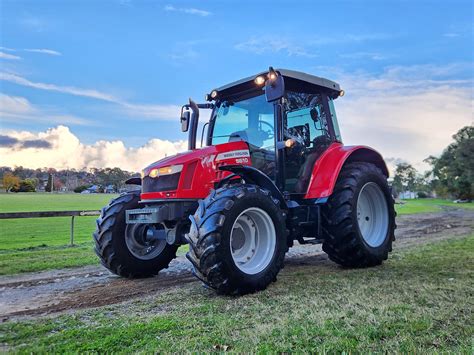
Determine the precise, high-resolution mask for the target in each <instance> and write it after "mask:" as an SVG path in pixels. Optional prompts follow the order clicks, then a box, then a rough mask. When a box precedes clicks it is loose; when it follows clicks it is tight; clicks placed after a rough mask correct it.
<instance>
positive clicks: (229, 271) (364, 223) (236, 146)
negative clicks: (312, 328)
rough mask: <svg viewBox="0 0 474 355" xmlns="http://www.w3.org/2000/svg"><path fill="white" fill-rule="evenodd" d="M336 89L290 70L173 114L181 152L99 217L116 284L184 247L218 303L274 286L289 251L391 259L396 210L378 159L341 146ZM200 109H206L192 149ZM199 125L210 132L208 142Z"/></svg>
mask: <svg viewBox="0 0 474 355" xmlns="http://www.w3.org/2000/svg"><path fill="white" fill-rule="evenodd" d="M343 94H344V92H343V91H342V90H341V89H340V87H339V85H338V84H337V83H335V82H333V81H330V80H327V79H323V78H320V77H317V76H313V75H309V74H305V73H301V72H297V71H292V70H286V69H277V70H274V69H273V68H271V67H270V69H269V70H268V71H265V72H263V73H260V74H258V75H254V76H251V77H248V78H245V79H242V80H239V81H236V82H234V83H231V84H228V85H225V86H222V87H220V88H218V89H215V90H213V91H212V92H211V93H210V94H208V95H206V100H207V103H205V104H196V103H194V102H193V101H191V100H190V102H189V104H187V105H184V106H183V108H182V110H181V125H182V130H183V132H186V131H189V136H188V148H189V149H188V151H186V152H184V153H181V154H177V155H175V156H172V157H167V158H164V159H161V160H159V161H157V162H156V163H153V164H151V165H149V166H148V167H146V168H145V169H144V170H143V172H142V176H141V178H133V179H130V180H128V181H127V183H128V184H136V185H141V191H140V190H138V191H134V192H129V193H125V194H122V195H120V196H119V197H117V198H116V199H114V200H112V201H111V202H110V204H109V205H108V206H106V207H105V208H103V210H102V214H101V216H100V218H99V219H98V220H97V229H96V231H95V232H94V239H95V243H96V247H95V250H96V252H97V255H98V256H99V258H100V260H101V262H102V264H103V265H104V266H105V267H106V268H108V269H109V270H110V271H112V272H114V273H115V274H117V275H120V276H125V277H130V278H133V277H147V276H153V275H156V274H157V273H158V272H159V271H160V270H161V269H163V268H166V267H168V264H169V263H170V262H171V260H173V259H174V258H175V257H176V251H177V249H178V247H179V246H180V245H183V244H189V252H188V253H187V255H186V256H187V258H188V259H189V261H191V263H192V265H193V267H194V274H195V275H196V276H197V277H198V278H199V279H200V280H201V281H202V282H204V283H205V284H206V285H207V286H209V287H211V288H213V289H215V290H216V291H217V292H218V293H222V294H246V293H250V292H255V291H258V290H263V289H265V288H266V287H267V286H268V285H269V284H270V283H271V282H272V281H275V280H276V277H277V275H278V272H279V271H280V269H281V268H282V267H283V262H284V258H285V253H286V252H287V251H288V248H289V247H291V246H292V245H293V243H294V241H295V240H296V241H298V242H299V243H300V244H308V243H310V244H315V243H322V248H323V250H324V251H325V252H326V253H327V254H328V255H329V258H330V259H331V260H333V261H334V262H336V263H338V264H340V265H342V266H345V267H368V266H375V265H380V264H381V263H382V261H383V260H386V259H387V256H388V253H389V252H390V251H391V250H392V241H393V240H394V230H395V227H396V225H395V211H394V201H393V198H392V196H391V193H390V189H389V186H388V184H387V177H388V170H387V167H386V165H385V163H384V160H383V158H382V156H381V155H380V154H379V153H378V152H376V151H375V150H373V149H371V148H369V147H366V146H344V145H343V144H342V139H341V135H340V132H339V127H338V123H337V118H336V112H335V109H334V100H335V99H336V98H338V97H339V96H342V95H343ZM199 109H211V110H212V114H211V116H210V119H209V122H207V123H206V124H205V125H204V126H203V131H202V137H201V142H202V140H203V138H204V137H205V144H201V145H202V146H203V147H201V148H196V136H197V131H198V120H199ZM206 127H207V131H206V132H207V133H206V134H204V132H205V128H206Z"/></svg>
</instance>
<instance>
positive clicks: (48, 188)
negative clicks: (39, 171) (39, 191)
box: [45, 174, 53, 192]
mask: <svg viewBox="0 0 474 355" xmlns="http://www.w3.org/2000/svg"><path fill="white" fill-rule="evenodd" d="M45 191H46V192H53V174H49V175H48V182H47V183H46V188H45Z"/></svg>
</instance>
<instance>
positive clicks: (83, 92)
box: [0, 72, 180, 120]
mask: <svg viewBox="0 0 474 355" xmlns="http://www.w3.org/2000/svg"><path fill="white" fill-rule="evenodd" d="M0 80H4V81H8V82H11V83H15V84H17V85H22V86H27V87H31V88H35V89H40V90H47V91H54V92H60V93H63V94H70V95H74V96H82V97H88V98H93V99H97V100H103V101H107V102H112V103H115V104H118V105H120V106H121V107H122V108H124V109H125V111H126V112H127V114H129V115H133V116H141V117H145V118H158V119H164V120H174V119H176V117H178V115H179V112H180V106H177V105H154V104H137V103H131V102H128V101H125V100H123V99H121V98H119V97H117V96H114V95H112V94H109V93H105V92H101V91H98V90H95V89H83V88H77V87H74V86H62V85H55V84H47V83H41V82H33V81H31V80H28V79H26V78H24V77H21V76H19V75H16V74H12V73H5V72H0Z"/></svg>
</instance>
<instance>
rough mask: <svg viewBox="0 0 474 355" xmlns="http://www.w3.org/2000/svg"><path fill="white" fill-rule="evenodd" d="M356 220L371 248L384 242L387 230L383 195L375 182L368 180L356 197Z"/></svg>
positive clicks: (386, 209) (385, 205)
mask: <svg viewBox="0 0 474 355" xmlns="http://www.w3.org/2000/svg"><path fill="white" fill-rule="evenodd" d="M357 222H358V225H359V230H360V233H361V234H362V238H364V240H365V242H366V243H367V244H368V245H370V246H371V247H373V248H376V247H379V246H380V245H382V243H383V242H384V240H385V238H386V236H387V231H388V208H387V201H386V200H385V195H384V194H383V192H382V190H381V189H380V187H379V185H377V184H376V183H375V182H368V183H367V184H365V185H364V186H363V187H362V189H361V190H360V192H359V197H358V198H357Z"/></svg>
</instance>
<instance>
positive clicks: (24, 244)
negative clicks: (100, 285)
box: [0, 193, 116, 275]
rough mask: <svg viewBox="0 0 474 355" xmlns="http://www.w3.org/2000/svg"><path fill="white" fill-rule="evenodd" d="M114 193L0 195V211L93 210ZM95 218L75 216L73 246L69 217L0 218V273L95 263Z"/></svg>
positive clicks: (104, 202) (108, 199) (100, 206)
mask: <svg viewBox="0 0 474 355" xmlns="http://www.w3.org/2000/svg"><path fill="white" fill-rule="evenodd" d="M115 196H116V195H104V194H90V195H81V194H46V193H43V194H41V193H26V194H0V212H28V211H64V210H96V209H101V208H102V207H103V206H105V205H106V204H107V203H108V202H109V201H110V199H111V198H113V197H115ZM95 219H96V217H76V218H75V222H74V225H75V226H74V243H75V245H76V246H75V247H69V246H68V244H69V241H70V228H71V225H70V223H71V218H69V217H52V218H28V219H8V220H0V275H6V274H14V273H19V272H29V271H41V270H48V269H60V268H64V267H74V266H83V265H90V264H95V263H97V258H96V257H95V255H94V253H93V251H92V247H93V243H92V236H91V235H92V232H93V231H94V229H95Z"/></svg>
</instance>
